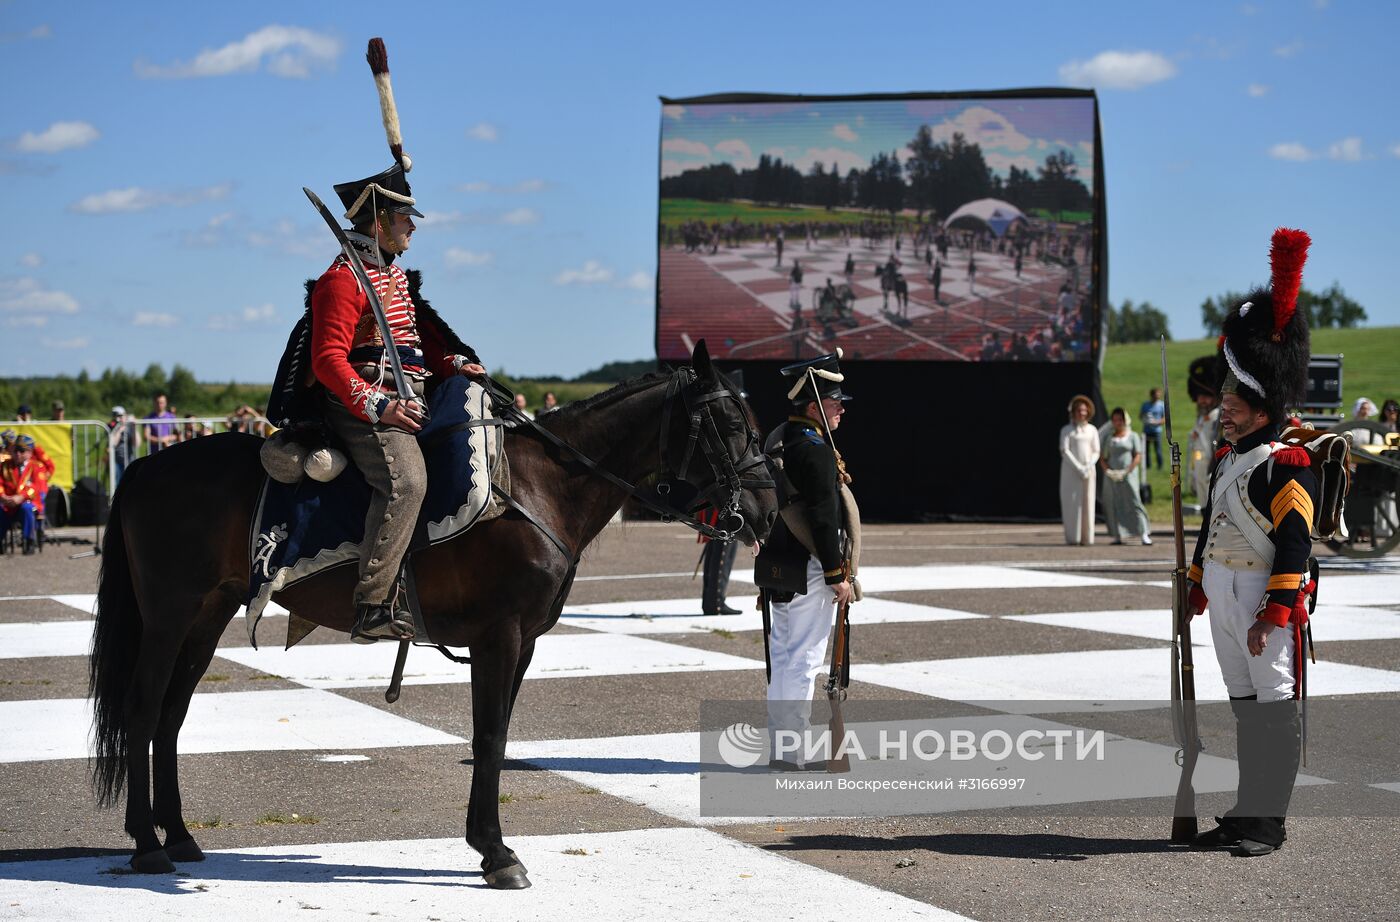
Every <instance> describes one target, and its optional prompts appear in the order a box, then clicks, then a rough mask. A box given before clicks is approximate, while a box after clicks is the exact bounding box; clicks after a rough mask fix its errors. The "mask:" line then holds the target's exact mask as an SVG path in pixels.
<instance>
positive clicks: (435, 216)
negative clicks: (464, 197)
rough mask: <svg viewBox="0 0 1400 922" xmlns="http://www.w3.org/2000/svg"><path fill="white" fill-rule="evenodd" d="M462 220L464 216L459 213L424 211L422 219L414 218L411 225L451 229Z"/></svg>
mask: <svg viewBox="0 0 1400 922" xmlns="http://www.w3.org/2000/svg"><path fill="white" fill-rule="evenodd" d="M464 220H466V215H464V214H462V213H461V212H460V211H425V212H423V217H421V218H414V219H413V223H414V224H416V225H417V226H419V227H452V226H453V225H454V224H461V223H462V222H463V221H464Z"/></svg>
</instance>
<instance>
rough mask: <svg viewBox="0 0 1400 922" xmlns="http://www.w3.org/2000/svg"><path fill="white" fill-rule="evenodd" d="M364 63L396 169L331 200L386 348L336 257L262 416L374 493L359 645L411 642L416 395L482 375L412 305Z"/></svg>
mask: <svg viewBox="0 0 1400 922" xmlns="http://www.w3.org/2000/svg"><path fill="white" fill-rule="evenodd" d="M368 59H369V63H370V69H371V71H372V72H373V73H374V80H375V85H376V87H377V89H378V91H379V101H380V109H381V114H382V115H383V120H384V128H385V132H386V134H387V136H388V139H389V147H390V152H391V153H392V154H393V157H394V163H393V164H392V165H391V166H390V167H389V168H388V169H386V170H384V171H383V172H381V173H376V174H375V175H373V176H369V177H366V178H364V179H359V180H355V181H354V182H347V183H341V184H340V185H337V186H336V187H335V191H336V194H337V195H338V196H339V197H340V200H341V202H342V203H343V204H344V205H345V219H346V220H347V221H348V222H349V223H350V224H351V226H352V228H353V229H352V230H351V231H349V232H347V234H346V236H347V237H348V239H349V243H350V246H351V247H353V248H354V249H355V250H356V252H357V254H358V256H359V258H360V262H361V263H363V265H364V268H365V270H366V273H367V275H368V277H369V280H370V283H371V284H372V285H373V286H374V289H375V293H376V294H377V296H378V300H379V303H380V304H381V305H382V306H383V309H384V313H385V317H386V319H387V321H388V327H389V330H390V333H391V336H392V339H393V342H392V343H386V342H385V341H384V337H383V335H382V333H381V332H380V326H379V322H378V318H377V316H376V314H375V312H374V308H373V307H372V305H371V303H370V299H369V295H368V293H367V292H365V291H364V290H363V288H362V287H361V285H360V282H359V280H358V279H357V278H356V275H355V273H354V271H353V270H352V268H351V266H350V263H349V260H348V257H347V254H345V253H342V254H341V255H340V256H338V257H337V258H336V260H335V261H334V262H332V263H331V265H330V268H329V269H327V270H326V271H325V272H324V273H323V274H322V275H321V277H320V278H319V279H316V280H315V281H314V282H308V284H307V313H306V315H305V316H304V317H303V318H302V320H301V322H300V323H299V324H298V325H297V328H296V329H295V330H293V332H292V337H291V340H290V342H289V343H288V348H287V353H286V355H284V356H283V359H282V364H281V367H280V368H279V370H278V382H277V384H275V385H274V387H273V394H272V397H271V399H270V401H269V405H268V416H269V418H271V419H272V420H273V421H274V422H276V423H278V424H279V425H283V426H287V425H292V426H296V425H302V426H306V425H307V424H308V423H310V424H312V425H314V424H316V423H320V424H321V425H322V426H323V427H325V428H327V429H329V431H330V432H331V433H333V435H334V441H335V442H337V443H338V445H339V446H340V447H343V448H344V450H345V452H346V453H347V454H348V455H349V457H350V460H351V461H352V462H353V463H354V464H355V466H356V467H358V468H359V469H360V471H361V472H362V473H363V474H364V476H365V481H366V482H367V483H368V484H369V487H370V489H371V491H372V495H371V499H370V505H369V510H368V512H367V514H366V517H365V534H364V542H363V544H362V545H361V548H360V569H359V581H358V582H357V583H356V587H355V597H354V602H355V624H354V628H353V630H352V631H351V639H353V640H355V641H357V642H360V643H372V642H374V641H376V640H379V639H381V638H396V639H406V638H411V637H412V636H413V623H412V616H411V614H410V613H409V612H408V609H407V600H406V599H405V598H403V597H402V596H403V593H402V592H401V589H402V579H401V573H400V571H401V567H402V561H403V558H404V554H405V553H406V552H407V550H408V545H409V541H410V539H411V538H412V537H413V529H414V526H415V524H416V523H417V520H418V511H419V508H420V506H421V505H422V502H423V497H424V494H425V492H426V490H427V472H426V470H425V467H424V463H423V454H422V451H421V450H420V449H419V447H418V442H417V438H416V436H415V433H416V432H417V431H418V430H419V429H421V428H422V422H423V406H424V403H423V396H424V391H425V388H426V387H427V386H428V385H429V384H430V383H431V381H432V380H433V379H437V380H441V379H442V378H443V377H444V376H450V375H454V374H459V373H460V374H467V375H480V374H483V373H484V372H485V369H484V368H483V367H482V365H481V361H480V359H478V358H477V355H476V353H475V351H473V350H472V349H471V347H469V346H467V345H465V344H464V343H463V342H462V341H461V340H460V339H459V338H458V337H457V336H456V334H454V333H453V332H452V330H451V329H449V328H448V326H447V324H446V323H444V322H443V320H442V318H441V317H439V316H438V314H437V313H436V312H435V311H434V310H433V309H432V308H431V307H430V306H429V305H428V302H427V301H425V300H423V298H422V297H421V296H420V294H419V276H418V273H417V272H415V271H411V270H410V271H407V272H406V271H405V270H404V269H403V267H402V266H400V265H398V264H397V261H398V259H399V257H401V256H402V255H403V253H404V252H405V251H406V250H407V249H408V248H409V245H410V242H411V241H412V238H413V233H414V229H415V225H414V223H413V218H414V217H419V218H421V217H423V215H422V213H421V212H419V211H418V209H417V208H416V207H415V206H416V202H415V200H414V198H413V192H412V190H411V189H410V188H409V184H408V172H409V170H410V169H411V168H412V161H411V160H410V159H409V157H408V156H407V155H405V154H404V152H403V141H402V138H401V136H400V134H399V124H398V114H397V110H396V108H395V106H394V99H393V91H392V89H391V87H390V83H389V65H388V55H387V53H386V52H385V49H384V43H383V41H382V40H380V39H377V38H376V39H373V40H371V42H370V45H369V54H368ZM389 349H393V350H395V351H396V352H397V354H398V357H399V361H400V363H401V365H402V367H403V372H404V377H405V379H406V383H407V384H408V386H409V387H410V388H411V389H412V391H413V393H411V394H401V393H397V392H396V391H395V389H394V384H393V379H392V377H391V375H390V364H389V363H390V359H389V355H388V350H389ZM308 368H309V370H310V374H309V375H308V374H307V373H306V369H308Z"/></svg>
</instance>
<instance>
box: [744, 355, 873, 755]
mask: <svg viewBox="0 0 1400 922" xmlns="http://www.w3.org/2000/svg"><path fill="white" fill-rule="evenodd" d="M840 357H841V352H840V350H837V351H836V352H834V353H832V354H830V355H823V356H820V357H818V358H815V359H812V360H810V361H807V362H798V363H797V364H794V365H789V366H787V367H786V368H783V369H782V374H783V375H785V376H787V377H789V378H794V379H795V381H794V383H793V385H792V388H791V390H789V392H788V399H789V400H790V401H791V402H792V415H791V416H789V417H788V421H787V423H786V424H784V425H783V426H782V427H781V428H780V429H778V430H776V431H775V432H774V433H773V434H772V435H770V436H769V438H768V442H767V445H766V446H765V447H766V450H767V451H768V452H769V453H770V454H779V453H781V456H782V462H783V463H782V473H783V480H784V489H783V492H784V494H785V496H784V506H783V512H782V515H781V516H780V517H779V519H778V521H777V523H776V524H775V526H774V528H773V531H772V533H771V534H770V535H769V536H768V543H767V544H766V545H765V546H764V549H765V553H766V554H769V555H774V556H776V557H778V558H789V559H793V560H795V561H797V564H798V568H799V569H800V570H803V571H805V573H806V580H805V586H804V587H803V589H802V590H800V591H797V592H795V593H777V594H774V593H773V592H772V591H771V590H769V589H765V590H764V592H765V593H767V594H769V600H770V602H771V611H770V624H769V632H768V637H767V640H768V655H769V666H770V674H769V681H768V736H769V741H770V752H772V753H773V755H774V758H773V759H772V761H770V763H769V767H770V768H772V769H774V770H779V771H791V770H797V769H801V768H804V767H805V766H804V765H803V763H802V759H803V755H802V752H801V751H798V752H795V753H792V752H788V751H786V750H785V749H784V748H783V747H782V746H781V743H782V739H783V738H782V737H779V734H780V733H783V732H784V731H787V733H788V734H795V738H797V739H802V738H803V737H804V735H805V733H806V731H807V728H808V726H809V723H810V718H811V713H812V690H813V688H814V685H815V682H816V678H817V674H818V673H819V672H821V671H822V658H823V653H824V651H825V650H826V641H827V637H828V635H829V634H830V633H831V629H832V624H833V621H834V619H835V616H836V612H837V608H838V607H839V606H841V605H849V604H850V603H851V602H852V601H853V600H854V598H855V594H856V590H855V587H854V584H853V581H852V579H851V576H850V572H849V568H850V563H851V558H852V548H851V545H850V542H851V539H852V529H853V527H858V522H859V514H858V513H857V512H856V511H855V510H854V500H853V499H848V498H849V497H850V491H849V490H847V489H844V487H845V485H846V484H848V483H850V479H851V478H850V476H849V475H848V474H847V473H846V468H845V464H844V462H843V461H842V460H841V456H840V455H839V454H838V453H837V451H836V448H835V446H834V444H833V443H832V438H831V433H832V432H834V431H835V430H836V428H837V427H838V426H840V425H841V417H842V416H843V415H844V414H845V412H846V407H845V403H846V401H848V400H850V399H851V398H850V397H848V396H847V395H845V394H843V393H842V392H841V382H842V381H844V380H845V376H844V375H842V374H841V367H840V363H839V359H840ZM853 519H854V523H853V522H852V520H853ZM785 736H786V734H785ZM786 738H788V739H791V738H794V737H792V736H786ZM782 755H790V756H791V758H782V757H781V756H782ZM825 766H826V763H825V762H824V761H823V762H822V763H820V767H821V768H823V769H824V768H825ZM813 767H816V766H815V765H814V766H813Z"/></svg>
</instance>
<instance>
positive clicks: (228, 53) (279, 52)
mask: <svg viewBox="0 0 1400 922" xmlns="http://www.w3.org/2000/svg"><path fill="white" fill-rule="evenodd" d="M339 55H340V41H339V40H338V39H335V38H332V37H331V36H329V35H322V34H320V33H317V32H312V31H311V30H310V29H302V28H299V27H296V26H264V27H263V28H261V29H259V30H258V31H256V32H253V33H250V34H248V35H246V36H244V37H243V38H241V39H239V40H238V41H236V42H231V43H229V44H227V45H225V46H223V47H222V48H206V49H204V50H203V51H201V52H200V53H199V54H198V55H196V56H195V58H194V60H193V61H177V62H175V63H174V64H168V65H165V66H160V65H156V64H149V63H147V62H146V61H144V60H141V59H138V60H137V61H136V63H135V65H134V69H135V71H136V75H137V76H138V77H149V78H170V79H176V80H179V79H184V78H187V77H225V76H228V75H229V74H251V73H255V72H257V70H258V69H259V68H260V67H263V66H264V65H266V70H267V72H268V73H269V74H272V75H273V76H275V77H291V78H301V77H308V76H310V75H311V71H312V70H313V69H316V68H325V67H329V66H331V65H332V64H334V63H335V59H336V58H337V57H338V56H339Z"/></svg>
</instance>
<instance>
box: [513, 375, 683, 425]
mask: <svg viewBox="0 0 1400 922" xmlns="http://www.w3.org/2000/svg"><path fill="white" fill-rule="evenodd" d="M674 373H675V372H672V371H649V372H647V373H646V374H644V375H638V376H637V377H635V378H628V379H627V380H626V381H623V382H622V383H621V384H615V385H613V386H612V387H610V388H608V389H607V390H605V391H601V392H599V393H597V394H594V395H593V396H592V397H585V398H584V399H583V400H575V401H574V402H573V403H568V404H565V405H564V406H562V407H560V408H559V409H557V410H555V411H554V412H553V413H545V414H542V415H540V416H537V417H536V421H537V422H540V423H544V422H553V421H555V420H558V421H560V422H564V421H566V420H571V419H573V418H575V417H577V416H580V415H582V414H584V413H588V412H589V411H591V410H596V409H599V408H601V407H603V406H606V405H607V404H610V403H613V402H614V401H618V400H622V399H624V398H627V397H630V396H632V395H633V394H635V393H636V392H637V391H640V390H645V389H646V388H648V387H651V386H652V385H653V384H656V383H657V382H658V381H665V380H668V379H669V378H670V377H671V375H672V374H674Z"/></svg>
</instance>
